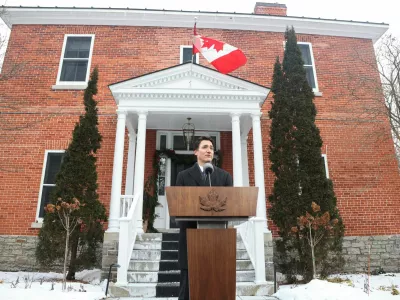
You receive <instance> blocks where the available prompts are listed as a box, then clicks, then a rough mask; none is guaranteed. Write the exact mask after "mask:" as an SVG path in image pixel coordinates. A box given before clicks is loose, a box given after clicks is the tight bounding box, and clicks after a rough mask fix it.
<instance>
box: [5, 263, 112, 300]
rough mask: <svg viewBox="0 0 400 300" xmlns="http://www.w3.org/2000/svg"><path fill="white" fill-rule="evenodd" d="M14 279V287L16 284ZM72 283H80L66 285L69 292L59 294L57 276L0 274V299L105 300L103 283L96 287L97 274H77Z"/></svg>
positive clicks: (45, 274) (97, 283) (58, 275)
mask: <svg viewBox="0 0 400 300" xmlns="http://www.w3.org/2000/svg"><path fill="white" fill-rule="evenodd" d="M32 276H33V281H32ZM17 279H18V281H19V283H18V284H16V281H17ZM76 279H77V280H79V281H82V282H84V283H81V282H71V283H69V282H67V288H69V291H68V292H62V290H61V282H62V274H59V273H35V272H0V299H1V300H50V299H51V300H83V299H84V300H99V299H103V298H105V295H104V291H105V282H103V283H101V284H100V270H90V271H86V270H85V271H82V272H78V273H76ZM30 283H32V285H31V287H29V286H28V287H27V288H25V287H26V286H27V285H29V284H30ZM13 286H15V287H13ZM52 286H53V287H54V290H52Z"/></svg>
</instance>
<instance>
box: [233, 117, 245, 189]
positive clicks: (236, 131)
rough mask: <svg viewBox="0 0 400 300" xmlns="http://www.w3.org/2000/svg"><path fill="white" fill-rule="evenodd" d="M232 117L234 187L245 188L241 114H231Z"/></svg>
mask: <svg viewBox="0 0 400 300" xmlns="http://www.w3.org/2000/svg"><path fill="white" fill-rule="evenodd" d="M231 117H232V159H233V186H243V177H242V155H241V152H242V151H241V147H242V146H241V144H240V114H236V113H234V114H231Z"/></svg>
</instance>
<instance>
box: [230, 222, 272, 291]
mask: <svg viewBox="0 0 400 300" xmlns="http://www.w3.org/2000/svg"><path fill="white" fill-rule="evenodd" d="M265 222H266V220H265V219H262V218H257V217H254V218H250V219H249V220H248V221H247V222H244V223H242V224H240V225H237V226H235V228H236V229H237V230H238V232H239V234H240V237H241V238H242V241H243V244H244V246H245V248H246V250H247V253H248V254H249V258H250V261H251V264H252V265H253V267H254V271H255V283H263V282H265V257H264V223H265Z"/></svg>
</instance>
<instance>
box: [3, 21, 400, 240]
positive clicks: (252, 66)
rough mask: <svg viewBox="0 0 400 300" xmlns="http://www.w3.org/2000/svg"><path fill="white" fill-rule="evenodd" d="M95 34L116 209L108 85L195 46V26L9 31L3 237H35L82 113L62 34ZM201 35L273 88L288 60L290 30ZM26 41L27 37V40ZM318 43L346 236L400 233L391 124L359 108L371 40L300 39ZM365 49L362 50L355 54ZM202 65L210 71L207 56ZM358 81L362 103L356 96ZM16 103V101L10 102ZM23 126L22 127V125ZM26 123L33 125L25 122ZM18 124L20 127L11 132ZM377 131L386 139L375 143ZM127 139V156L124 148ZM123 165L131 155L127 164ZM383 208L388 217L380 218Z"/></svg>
mask: <svg viewBox="0 0 400 300" xmlns="http://www.w3.org/2000/svg"><path fill="white" fill-rule="evenodd" d="M74 33H89V34H95V35H96V38H95V44H94V51H93V59H92V67H94V66H95V65H98V66H99V93H98V95H97V96H96V98H97V100H98V101H99V123H100V130H101V133H102V135H103V143H102V148H101V150H100V151H99V154H98V172H99V194H100V200H101V201H102V202H103V203H104V204H105V205H106V207H107V209H108V207H109V201H110V192H111V179H112V165H113V156H114V143H115V126H116V114H115V109H116V105H115V101H114V99H113V97H112V95H111V93H110V90H109V89H108V85H109V84H112V83H115V82H118V81H121V80H125V79H129V78H132V77H135V76H139V75H142V74H146V73H149V72H154V71H157V70H159V69H163V68H166V67H171V66H173V65H176V64H178V63H179V46H180V45H183V44H187V45H188V44H190V40H191V29H189V28H188V29H185V28H169V29H167V28H157V27H147V28H144V27H122V26H121V27H119V26H117V27H109V26H52V25H46V26H42V25H15V26H13V29H12V32H11V38H10V41H9V46H8V51H7V54H6V59H5V62H4V72H6V71H7V69H9V68H10V67H11V66H12V64H13V61H19V62H25V65H24V69H23V72H22V73H21V74H19V75H18V76H17V77H16V78H14V79H10V80H7V81H5V82H1V83H0V90H1V96H2V99H3V101H6V102H7V103H9V104H12V106H15V107H16V108H12V107H10V108H7V109H6V108H4V109H3V108H2V114H1V115H0V118H1V120H0V121H1V126H0V128H1V129H0V137H1V139H0V168H1V169H0V234H15V235H17V234H21V235H22V234H23V235H25V234H26V235H29V234H37V231H36V230H33V229H30V224H31V222H33V221H34V220H35V215H36V207H37V202H38V195H39V187H40V181H41V174H42V167H43V158H44V152H45V150H46V149H47V150H54V149H62V148H65V147H66V146H67V144H68V141H69V139H70V137H71V131H72V129H73V127H74V123H75V122H76V121H77V120H78V115H79V114H80V113H82V111H83V110H82V95H83V91H53V90H52V89H51V86H52V85H53V84H55V82H56V77H57V72H58V66H59V60H60V54H61V51H62V45H63V39H64V34H74ZM201 34H203V35H205V36H212V37H213V38H215V39H220V40H223V41H226V42H228V43H230V44H232V45H235V46H237V47H239V48H241V49H242V50H243V51H244V52H245V53H246V55H247V57H248V63H247V64H246V65H245V66H244V67H242V68H240V69H239V70H237V71H235V72H233V73H232V75H233V76H237V77H240V78H244V79H246V80H249V81H252V82H255V83H257V84H261V85H265V86H271V79H272V71H273V64H274V61H275V58H276V56H278V55H279V56H280V57H281V58H282V56H283V34H282V33H270V32H252V31H234V30H213V29H202V32H201ZM27 37H29V38H27ZM298 38H299V40H300V41H308V42H311V43H312V45H313V52H314V59H315V63H316V71H317V76H318V83H319V89H320V91H321V92H322V93H323V96H322V97H316V98H315V103H316V106H317V109H318V116H317V124H318V126H319V127H320V129H321V134H322V138H323V140H324V147H323V153H327V154H328V163H329V170H330V176H331V179H332V180H333V182H334V187H335V191H336V195H337V197H338V206H339V209H340V211H341V213H342V216H343V218H344V221H345V224H346V234H347V235H370V234H399V233H400V227H399V226H398V220H397V218H396V216H397V217H398V214H399V211H400V201H399V196H398V190H399V188H400V181H399V173H398V169H397V165H396V161H395V159H394V157H393V154H394V150H393V144H392V142H391V140H390V131H389V127H388V124H387V120H385V119H384V118H380V117H378V118H375V119H369V118H364V119H363V120H362V122H360V118H359V117H358V113H361V112H362V111H363V108H362V107H363V106H365V105H373V104H374V103H375V102H374V101H375V100H376V99H380V98H382V96H381V95H379V94H376V89H375V87H373V86H360V85H357V82H358V80H359V79H360V76H361V75H365V76H367V77H368V78H369V79H373V80H374V79H375V80H377V79H378V75H377V74H376V73H375V72H374V71H373V70H371V69H369V68H367V67H366V64H364V63H362V62H361V61H360V60H359V59H357V58H356V56H357V54H361V55H362V57H363V59H364V60H366V61H367V62H369V63H374V51H373V45H372V42H371V41H370V40H363V39H353V38H345V37H329V36H313V35H300V36H299V37H298ZM357 52H358V53H357ZM200 63H201V64H203V65H206V66H208V67H210V65H209V64H208V63H207V62H205V60H204V59H203V58H200ZM354 86H358V96H359V97H358V99H357V100H353V98H352V97H351V96H350V91H351V88H352V87H354ZM270 101H271V99H270V98H269V99H267V100H266V102H265V105H264V106H263V108H262V111H263V112H264V115H263V117H262V133H263V136H264V139H263V147H264V149H265V151H264V167H265V170H266V171H265V180H266V193H267V194H269V193H270V192H271V188H272V183H273V175H272V174H271V172H270V171H269V165H270V164H269V161H268V140H269V138H268V132H269V120H268V113H267V112H268V110H269V106H270ZM10 106H11V105H10ZM21 125H22V126H21ZM23 125H26V126H23ZM4 126H6V127H7V128H8V129H9V128H11V127H15V126H17V127H18V130H12V131H10V130H5V129H7V128H4ZM155 136H156V132H155V131H154V130H148V131H147V143H146V176H148V175H149V174H150V170H151V165H152V155H153V151H152V149H155ZM376 137H379V140H377V139H376ZM127 146H128V142H127V138H126V144H125V154H126V153H127ZM230 148H231V135H230V133H229V132H222V133H221V150H222V153H223V158H224V164H223V167H224V168H225V169H227V170H228V171H229V172H232V164H231V162H232V157H231V152H230ZM251 149H252V136H251V134H250V135H249V152H248V155H249V168H250V181H251V182H254V175H253V171H252V170H253V156H252V150H251ZM124 165H126V155H125V163H124ZM378 212H379V213H383V214H384V217H380V216H379V215H378Z"/></svg>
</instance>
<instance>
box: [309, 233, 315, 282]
mask: <svg viewBox="0 0 400 300" xmlns="http://www.w3.org/2000/svg"><path fill="white" fill-rule="evenodd" d="M308 229H309V231H310V246H311V258H312V264H313V279H315V278H317V277H316V274H317V272H316V270H315V256H314V241H313V237H312V233H311V226H310V227H308Z"/></svg>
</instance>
